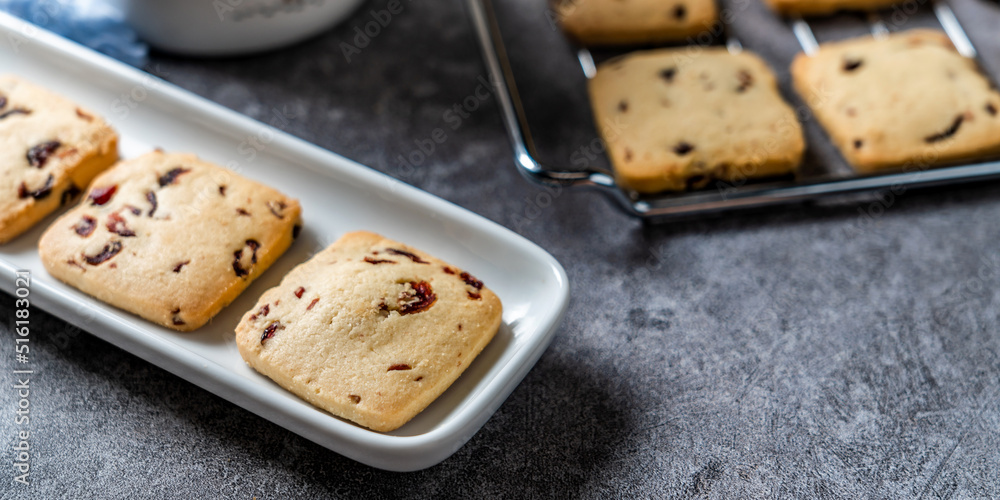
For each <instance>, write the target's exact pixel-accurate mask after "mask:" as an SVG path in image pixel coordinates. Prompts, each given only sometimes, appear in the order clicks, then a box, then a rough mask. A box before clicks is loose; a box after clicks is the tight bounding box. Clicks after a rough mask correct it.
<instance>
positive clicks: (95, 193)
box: [87, 184, 118, 206]
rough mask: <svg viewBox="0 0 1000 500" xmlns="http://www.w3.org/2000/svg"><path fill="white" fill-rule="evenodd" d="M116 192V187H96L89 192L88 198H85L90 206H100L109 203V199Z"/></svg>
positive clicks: (113, 185)
mask: <svg viewBox="0 0 1000 500" xmlns="http://www.w3.org/2000/svg"><path fill="white" fill-rule="evenodd" d="M116 191H118V185H117V184H112V185H110V186H104V187H98V188H94V189H91V190H90V196H88V197H87V198H88V199H89V200H90V204H91V205H95V206H100V205H104V204H105V203H107V202H109V201H111V198H112V197H113V196H114V195H115V192H116Z"/></svg>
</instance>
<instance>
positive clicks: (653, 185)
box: [590, 49, 805, 193]
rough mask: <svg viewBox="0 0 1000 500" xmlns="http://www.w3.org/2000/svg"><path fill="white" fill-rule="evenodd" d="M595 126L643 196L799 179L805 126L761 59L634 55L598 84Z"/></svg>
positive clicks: (626, 180) (622, 181) (600, 74)
mask: <svg viewBox="0 0 1000 500" xmlns="http://www.w3.org/2000/svg"><path fill="white" fill-rule="evenodd" d="M590 99H591V105H592V106H593V111H594V118H595V121H596V125H597V129H598V131H600V133H601V136H602V137H603V138H604V142H605V144H606V146H607V150H608V155H609V156H610V158H611V163H612V165H613V167H614V171H615V177H616V179H617V182H618V184H619V185H620V186H621V187H623V188H626V189H633V190H635V191H638V192H640V193H656V192H660V191H682V190H685V189H695V188H701V187H705V186H707V185H709V184H711V182H712V181H713V180H718V181H724V182H739V183H741V182H742V181H745V180H747V179H751V178H762V177H773V176H777V175H782V174H787V173H790V172H794V171H795V169H796V168H797V167H798V165H799V163H800V162H801V159H802V152H803V150H804V149H805V143H804V139H803V138H802V127H801V125H800V124H799V122H798V120H797V119H796V116H795V112H794V111H793V110H792V108H791V107H789V106H788V104H786V103H785V102H784V101H783V100H782V99H781V95H780V94H779V92H778V84H777V81H776V80H775V77H774V75H773V74H772V73H771V70H770V69H769V68H768V67H767V65H766V64H765V63H764V62H763V61H762V60H761V59H760V58H759V57H757V56H756V55H753V54H750V53H749V52H746V51H743V52H741V53H739V54H731V53H729V52H727V51H726V50H725V49H704V50H702V51H700V52H693V53H692V52H689V51H686V50H684V49H662V50H654V51H646V52H636V53H633V54H629V55H626V56H623V57H621V58H618V59H614V60H611V61H608V62H606V63H604V64H602V65H601V66H600V67H599V68H598V70H597V75H595V76H594V78H592V79H591V80H590Z"/></svg>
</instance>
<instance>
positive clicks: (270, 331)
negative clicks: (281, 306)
mask: <svg viewBox="0 0 1000 500" xmlns="http://www.w3.org/2000/svg"><path fill="white" fill-rule="evenodd" d="M284 329H285V325H282V324H281V322H280V321H272V322H271V324H269V325H267V328H264V333H263V334H262V335H261V336H260V343H261V345H264V342H267V339H269V338H271V337H274V334H275V332H277V331H278V330H284Z"/></svg>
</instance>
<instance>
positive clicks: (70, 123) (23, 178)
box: [0, 76, 118, 243]
mask: <svg viewBox="0 0 1000 500" xmlns="http://www.w3.org/2000/svg"><path fill="white" fill-rule="evenodd" d="M117 159H118V136H117V135H115V132H114V131H113V130H111V127H109V126H108V124H107V123H105V122H104V120H103V119H101V118H100V117H99V116H97V115H96V114H94V113H93V112H91V111H88V110H87V109H85V108H82V107H80V106H77V105H76V104H75V103H73V102H71V101H69V100H67V99H64V98H63V97H60V96H58V95H56V94H54V93H52V92H49V91H48V90H45V89H43V88H40V87H38V86H36V85H33V84H31V83H28V82H26V81H24V80H22V79H20V78H17V77H14V76H0V243H4V242H7V241H9V240H11V239H13V238H14V237H16V236H18V235H19V234H21V233H23V232H24V231H26V230H28V228H30V227H31V226H33V225H34V224H35V223H37V222H38V221H40V220H42V219H43V218H45V216H47V215H49V214H50V213H52V212H54V211H55V210H57V209H58V208H59V207H60V206H63V205H65V204H66V203H68V202H70V201H72V200H73V199H75V198H76V196H77V195H79V194H80V193H81V192H82V191H83V189H85V188H86V187H87V184H89V183H90V181H91V179H93V178H94V176H96V175H97V174H99V173H100V172H101V171H103V170H104V169H106V168H108V167H110V166H111V165H112V164H113V163H114V162H115V160H117Z"/></svg>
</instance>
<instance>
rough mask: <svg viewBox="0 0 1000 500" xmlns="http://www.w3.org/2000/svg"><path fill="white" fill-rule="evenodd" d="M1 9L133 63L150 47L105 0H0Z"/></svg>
mask: <svg viewBox="0 0 1000 500" xmlns="http://www.w3.org/2000/svg"><path fill="white" fill-rule="evenodd" d="M0 10H3V11H6V12H8V13H10V14H13V15H15V16H17V17H20V18H21V19H24V20H25V21H29V22H31V23H34V24H37V25H38V26H40V27H42V28H45V29H47V30H49V31H53V32H55V33H58V34H60V35H62V36H65V37H66V38H69V39H70V40H73V41H75V42H77V43H80V44H83V45H86V46H88V47H90V48H92V49H94V50H96V51H98V52H102V53H104V54H107V55H109V56H111V57H113V58H115V59H118V60H120V61H123V62H125V63H128V64H131V65H132V66H136V67H140V68H141V67H142V66H144V65H145V64H146V62H147V61H148V56H149V47H148V46H147V45H146V44H145V43H143V42H141V41H139V37H138V36H137V35H136V33H135V30H133V29H132V27H131V26H129V25H128V24H127V23H126V22H125V16H124V14H123V13H122V11H121V10H120V9H119V8H117V7H116V6H114V5H113V4H111V3H109V2H108V1H106V0H0Z"/></svg>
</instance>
